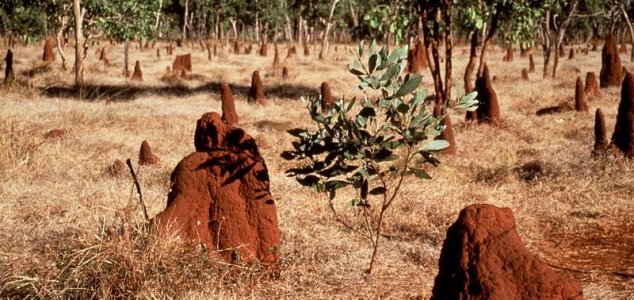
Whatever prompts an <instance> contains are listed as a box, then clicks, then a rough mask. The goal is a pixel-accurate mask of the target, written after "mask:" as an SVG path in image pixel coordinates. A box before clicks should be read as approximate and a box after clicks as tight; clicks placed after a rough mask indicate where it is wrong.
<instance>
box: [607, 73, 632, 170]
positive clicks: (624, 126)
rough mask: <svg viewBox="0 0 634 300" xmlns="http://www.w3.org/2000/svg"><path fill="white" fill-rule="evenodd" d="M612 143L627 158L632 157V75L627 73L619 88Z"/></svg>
mask: <svg viewBox="0 0 634 300" xmlns="http://www.w3.org/2000/svg"><path fill="white" fill-rule="evenodd" d="M612 144H613V145H614V146H616V148H617V149H618V150H620V151H621V152H623V154H624V155H625V156H626V157H628V158H634V75H632V73H629V72H628V73H627V75H625V80H623V87H622V88H621V102H620V103H619V109H618V113H617V115H616V126H615V127H614V134H613V135H612Z"/></svg>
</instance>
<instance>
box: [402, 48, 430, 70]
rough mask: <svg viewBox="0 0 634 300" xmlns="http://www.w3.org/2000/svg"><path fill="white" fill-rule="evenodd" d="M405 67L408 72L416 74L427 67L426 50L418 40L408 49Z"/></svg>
mask: <svg viewBox="0 0 634 300" xmlns="http://www.w3.org/2000/svg"><path fill="white" fill-rule="evenodd" d="M407 68H408V72H409V73H414V74H418V73H420V72H421V71H423V70H424V69H425V68H427V51H426V49H425V45H424V44H423V42H421V41H420V40H419V41H417V42H416V44H415V45H414V47H412V48H411V49H409V51H408V54H407Z"/></svg>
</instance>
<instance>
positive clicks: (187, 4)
mask: <svg viewBox="0 0 634 300" xmlns="http://www.w3.org/2000/svg"><path fill="white" fill-rule="evenodd" d="M188 17H189V0H185V14H184V15H183V36H182V38H181V40H182V42H183V43H184V42H185V38H187V19H188Z"/></svg>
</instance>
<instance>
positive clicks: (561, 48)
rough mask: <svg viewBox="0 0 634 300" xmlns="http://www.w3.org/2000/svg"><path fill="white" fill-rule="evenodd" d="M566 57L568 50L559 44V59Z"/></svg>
mask: <svg viewBox="0 0 634 300" xmlns="http://www.w3.org/2000/svg"><path fill="white" fill-rule="evenodd" d="M564 56H566V49H565V48H564V44H559V57H564Z"/></svg>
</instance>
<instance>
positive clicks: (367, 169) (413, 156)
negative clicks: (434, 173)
mask: <svg viewBox="0 0 634 300" xmlns="http://www.w3.org/2000/svg"><path fill="white" fill-rule="evenodd" d="M364 51H365V47H364V45H363V43H361V44H359V50H358V53H357V54H358V56H357V58H356V59H355V60H354V62H353V63H352V64H350V65H348V70H349V71H350V73H352V74H353V75H355V76H356V77H357V78H358V79H359V84H358V88H359V90H361V91H363V92H364V97H363V99H362V100H359V101H357V99H352V100H350V101H346V100H345V99H343V98H342V99H339V100H338V101H336V102H335V103H333V105H332V107H331V108H330V110H329V111H328V112H327V113H326V114H324V115H322V114H321V113H320V112H319V110H320V107H321V101H322V99H321V98H320V97H309V98H308V101H307V107H308V112H309V114H310V117H311V120H312V121H313V122H314V124H315V125H316V130H315V131H310V130H308V129H302V128H296V129H292V130H289V131H288V132H289V134H291V135H292V136H294V137H296V138H297V140H296V141H294V142H293V147H294V150H292V151H285V152H284V153H283V154H282V157H283V158H285V159H287V160H297V161H300V162H301V163H302V165H301V167H298V168H293V169H289V170H287V175H289V176H292V177H295V178H296V179H297V181H298V182H299V183H300V184H301V185H303V186H306V187H312V188H314V189H316V190H317V191H318V192H324V193H328V195H329V199H330V207H331V209H332V210H333V211H334V212H336V209H335V206H336V205H335V202H334V201H335V200H336V195H337V191H338V190H340V189H343V188H350V187H351V188H352V189H354V190H355V192H356V197H354V198H353V199H349V200H348V201H347V203H348V205H349V206H351V207H356V208H359V209H362V210H363V211H364V213H363V214H362V215H363V216H364V219H365V220H364V222H362V224H365V225H364V226H365V229H360V230H359V231H361V232H363V235H364V236H365V237H367V238H368V239H369V240H370V241H371V244H372V245H373V247H375V249H376V247H378V241H379V237H380V231H381V226H382V220H383V215H384V212H385V211H386V210H387V209H388V208H389V207H390V205H391V204H392V203H393V201H394V200H395V199H396V198H397V195H398V192H399V189H400V184H401V182H402V180H403V179H404V178H405V177H406V176H409V175H415V176H416V177H419V178H422V179H431V177H430V176H429V174H428V173H427V172H426V171H425V168H424V165H425V164H430V165H434V166H435V165H437V164H438V163H439V161H438V160H437V159H436V158H435V157H434V153H435V152H437V151H439V150H442V149H444V148H445V147H447V146H448V143H447V142H446V141H444V140H439V139H437V137H438V136H439V135H440V133H441V132H442V131H443V130H444V126H443V125H442V122H441V121H442V118H443V116H441V117H435V116H434V115H433V114H432V113H431V112H430V108H429V107H428V102H427V101H425V99H426V98H427V91H425V90H418V85H419V84H420V82H421V79H422V77H421V76H420V75H413V74H410V75H408V76H406V77H403V76H402V73H403V70H404V61H405V59H406V57H407V47H404V48H398V49H395V50H394V51H392V52H388V50H387V49H386V48H385V47H384V48H383V49H381V50H378V49H377V45H376V42H372V44H371V45H370V49H369V55H368V59H367V61H365V62H362V57H363V55H364ZM366 91H374V92H378V93H380V94H381V96H380V97H379V98H378V99H374V100H372V99H369V98H368V97H367V96H365V92H366ZM474 99H475V93H472V94H469V95H467V96H465V97H463V98H462V99H460V101H459V103H458V105H457V106H458V107H459V108H464V109H469V110H475V103H476V101H475V100H474ZM339 220H341V219H339ZM348 227H349V228H354V227H355V226H354V225H349V224H348ZM372 261H374V256H373V259H372ZM371 268H372V263H371V266H370V270H371Z"/></svg>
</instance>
